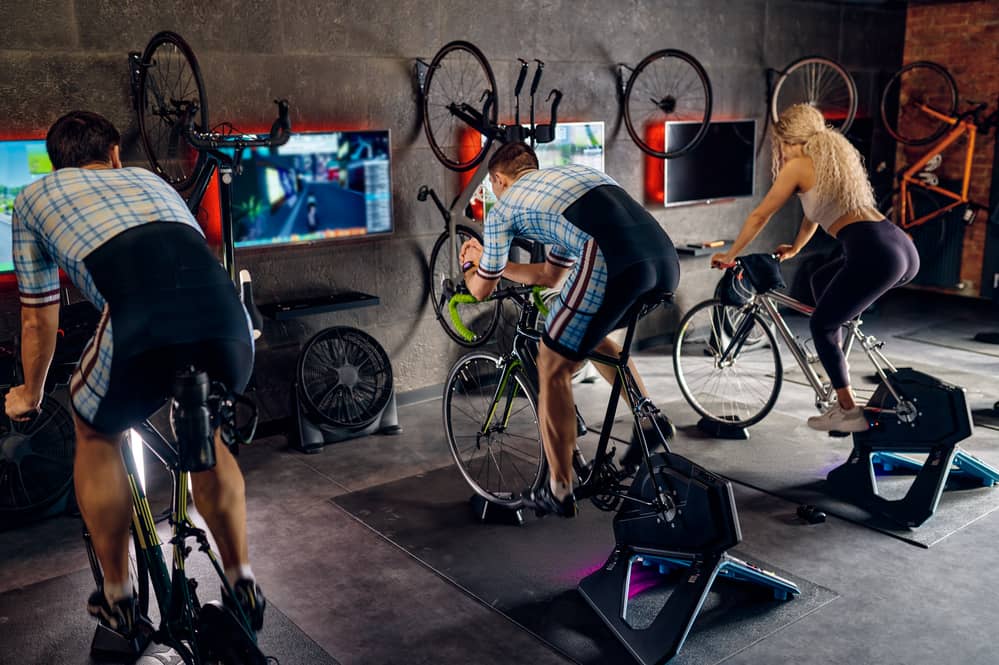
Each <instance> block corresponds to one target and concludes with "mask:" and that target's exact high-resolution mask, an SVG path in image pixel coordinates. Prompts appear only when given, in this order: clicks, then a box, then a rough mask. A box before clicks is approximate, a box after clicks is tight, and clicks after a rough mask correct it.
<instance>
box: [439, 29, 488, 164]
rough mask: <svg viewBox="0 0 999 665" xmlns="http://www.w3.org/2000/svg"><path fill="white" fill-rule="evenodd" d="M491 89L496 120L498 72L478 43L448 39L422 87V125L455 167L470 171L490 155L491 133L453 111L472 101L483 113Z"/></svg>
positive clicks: (445, 159) (442, 158) (441, 154)
mask: <svg viewBox="0 0 999 665" xmlns="http://www.w3.org/2000/svg"><path fill="white" fill-rule="evenodd" d="M487 93H488V94H490V95H492V99H493V102H492V104H491V105H490V108H489V112H488V114H487V116H486V118H485V119H486V120H487V121H488V122H489V123H490V124H491V125H495V124H496V118H497V112H498V110H497V101H498V98H497V96H496V77H494V76H493V70H492V68H491V67H490V66H489V61H488V60H486V56H484V55H482V51H480V50H479V49H478V48H477V47H476V46H475V45H474V44H470V43H468V42H464V41H454V42H450V43H449V44H446V45H445V46H444V47H443V48H442V49H441V50H440V51H438V52H437V54H436V55H435V56H434V58H433V60H431V61H430V69H429V71H427V78H426V82H425V84H424V92H423V129H424V131H425V132H426V134H427V141H428V142H429V143H430V149H431V150H433V151H434V154H435V155H436V156H437V159H439V160H440V161H441V163H442V164H443V165H444V166H446V167H448V168H449V169H451V170H453V171H467V170H468V169H470V168H472V167H474V166H476V165H477V164H478V163H479V162H481V161H482V158H483V157H485V156H486V152H487V151H488V150H489V146H490V144H491V143H492V137H490V136H488V135H486V136H485V139H484V140H483V135H482V134H481V133H480V132H479V131H478V130H479V128H478V127H472V126H471V125H468V124H467V123H465V122H464V121H463V120H461V119H460V118H458V117H457V116H456V115H455V114H454V111H455V110H457V109H459V108H460V107H461V106H462V105H467V107H470V108H471V109H475V110H476V111H477V112H479V113H481V112H482V110H483V107H484V105H485V96H486V94H487Z"/></svg>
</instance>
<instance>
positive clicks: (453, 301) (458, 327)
mask: <svg viewBox="0 0 999 665" xmlns="http://www.w3.org/2000/svg"><path fill="white" fill-rule="evenodd" d="M543 290H544V289H543V288H542V287H540V286H530V287H525V286H511V287H509V288H506V289H497V290H496V291H495V292H494V293H493V294H492V295H491V296H489V297H488V298H486V300H498V299H501V298H507V297H514V298H517V299H518V300H520V298H519V296H522V295H525V294H526V293H528V291H529V292H530V294H531V300H532V301H533V303H534V306H535V307H536V308H537V310H538V313H539V314H541V315H542V316H548V308H547V307H546V306H545V303H544V301H543V300H542V299H541V292H542V291H543ZM477 302H480V301H479V300H478V299H477V298H476V297H475V296H473V295H472V294H471V293H468V292H467V291H461V292H457V293H454V294H452V295H451V297H450V298H448V301H447V311H448V315H449V316H450V317H451V325H452V326H454V329H455V332H457V333H458V334H459V335H461V337H462V338H463V339H464V340H465V341H466V342H474V341H475V339H476V338H477V337H478V335H476V334H475V332H474V331H473V330H471V329H470V328H469V327H468V326H466V325H465V323H464V322H463V321H462V320H461V314H460V313H459V312H458V305H471V304H474V303H477Z"/></svg>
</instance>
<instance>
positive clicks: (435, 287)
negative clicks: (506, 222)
mask: <svg viewBox="0 0 999 665" xmlns="http://www.w3.org/2000/svg"><path fill="white" fill-rule="evenodd" d="M455 231H456V232H457V234H458V242H457V244H456V245H455V248H454V251H455V253H456V254H457V252H458V251H459V250H460V249H461V245H462V243H464V242H465V241H466V240H473V239H474V240H477V241H479V242H480V243H481V242H482V235H481V234H480V233H479V232H478V231H476V230H475V229H472V228H471V227H468V226H464V225H462V224H459V225H458V226H456V227H455ZM457 260H458V259H457V256H456V257H455V261H456V262H457ZM451 270H452V267H451V234H450V233H449V232H448V231H445V232H444V233H442V234H440V236H438V238H437V242H435V243H434V248H433V250H431V252H430V306H431V307H433V308H434V314H435V315H436V316H437V320H438V321H440V324H441V327H442V328H444V332H445V333H447V336H448V337H450V338H451V339H453V340H454V341H455V342H457V343H458V344H460V345H462V346H467V347H476V346H481V345H482V344H485V343H486V342H487V341H488V340H489V338H490V337H492V334H493V331H495V330H496V326H497V325H498V324H499V317H500V302H499V301H498V300H486V301H484V302H477V303H473V304H470V305H462V306H461V308H460V310H459V311H460V313H461V320H462V323H464V324H465V325H466V326H467V327H468V329H469V330H471V331H472V332H473V333H475V337H474V339H472V340H471V341H469V340H467V339H465V338H464V337H463V336H462V335H461V334H460V333H459V332H458V331H457V330H456V329H455V327H454V324H453V323H452V322H451V317H450V315H449V314H448V311H447V303H446V302H444V301H443V300H442V298H443V295H444V293H445V291H444V288H443V285H444V280H446V279H451V280H452V281H455V280H461V279H462V275H461V266H456V267H455V271H456V272H455V273H454V274H452V272H451Z"/></svg>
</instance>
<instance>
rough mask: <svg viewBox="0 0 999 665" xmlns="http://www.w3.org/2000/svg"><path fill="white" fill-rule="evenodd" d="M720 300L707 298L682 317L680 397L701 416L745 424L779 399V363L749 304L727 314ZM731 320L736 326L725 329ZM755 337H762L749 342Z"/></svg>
mask: <svg viewBox="0 0 999 665" xmlns="http://www.w3.org/2000/svg"><path fill="white" fill-rule="evenodd" d="M725 309H736V308H728V307H726V306H725V305H723V304H721V301H719V300H707V301H705V302H702V303H700V304H698V305H695V306H694V308H693V309H691V310H690V311H689V312H687V315H686V316H684V317H683V320H682V321H680V326H679V329H678V331H677V337H676V341H675V343H674V345H673V369H674V370H675V372H676V378H677V382H678V383H679V385H680V391H681V392H682V393H683V397H684V399H686V400H687V402H688V403H689V404H690V406H691V407H693V409H694V411H696V412H697V413H699V414H700V415H701V416H703V417H705V418H707V419H709V420H714V421H716V422H719V423H727V424H731V425H737V426H740V427H748V426H750V425H753V424H755V423H758V422H759V421H760V420H762V419H763V418H764V417H765V416H766V415H767V414H768V413H770V410H771V409H772V408H773V406H774V404H775V403H776V401H777V395H778V394H779V393H780V387H781V383H782V381H783V376H782V372H783V365H782V363H781V358H780V351H779V349H778V348H777V340H776V339H774V335H773V332H772V331H771V330H770V327H769V326H768V325H767V324H766V321H765V320H764V318H763V317H761V316H760V315H759V314H757V313H756V312H755V311H753V310H752V309H741V310H737V312H736V313H733V314H732V315H731V316H729V315H728V314H727V313H726V312H725ZM729 325H733V326H734V332H729V331H728V330H727V328H728V326H729ZM757 338H759V339H760V340H761V341H758V342H755V343H749V342H751V341H752V340H755V339H757Z"/></svg>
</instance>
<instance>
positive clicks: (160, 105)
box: [136, 32, 208, 190]
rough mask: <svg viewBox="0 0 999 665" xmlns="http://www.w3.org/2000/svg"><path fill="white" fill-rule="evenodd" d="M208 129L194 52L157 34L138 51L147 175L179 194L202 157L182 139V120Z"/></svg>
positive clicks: (139, 105) (166, 34)
mask: <svg viewBox="0 0 999 665" xmlns="http://www.w3.org/2000/svg"><path fill="white" fill-rule="evenodd" d="M190 112H193V113H194V121H195V127H196V128H197V129H199V130H202V131H205V130H207V129H208V98H207V97H206V96H205V84H204V82H203V81H202V80H201V69H200V68H199V67H198V61H197V59H195V57H194V51H192V50H191V47H190V46H188V45H187V42H185V41H184V40H183V38H181V36H180V35H178V34H176V33H173V32H160V33H157V34H156V35H155V36H154V37H153V38H152V39H151V40H150V41H149V44H148V45H147V46H146V50H145V51H144V52H143V53H142V61H141V64H140V71H139V90H138V94H137V98H136V114H137V116H138V121H139V137H140V138H141V140H142V147H143V149H144V150H145V151H146V157H147V158H148V159H149V164H150V166H151V167H152V169H153V171H155V172H156V173H157V174H159V175H160V176H161V177H162V178H163V179H164V180H166V181H167V182H169V183H170V184H171V185H173V186H174V187H175V188H177V189H179V190H183V189H185V188H186V187H187V186H188V185H190V184H191V181H192V180H193V179H194V176H195V174H196V173H197V172H198V170H199V168H200V167H201V164H202V162H203V161H204V156H203V155H202V154H201V152H200V151H199V150H197V149H196V148H194V147H193V146H192V145H191V144H190V143H188V142H187V139H185V138H184V127H183V121H184V118H185V117H186V116H187V115H188V113H190Z"/></svg>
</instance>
